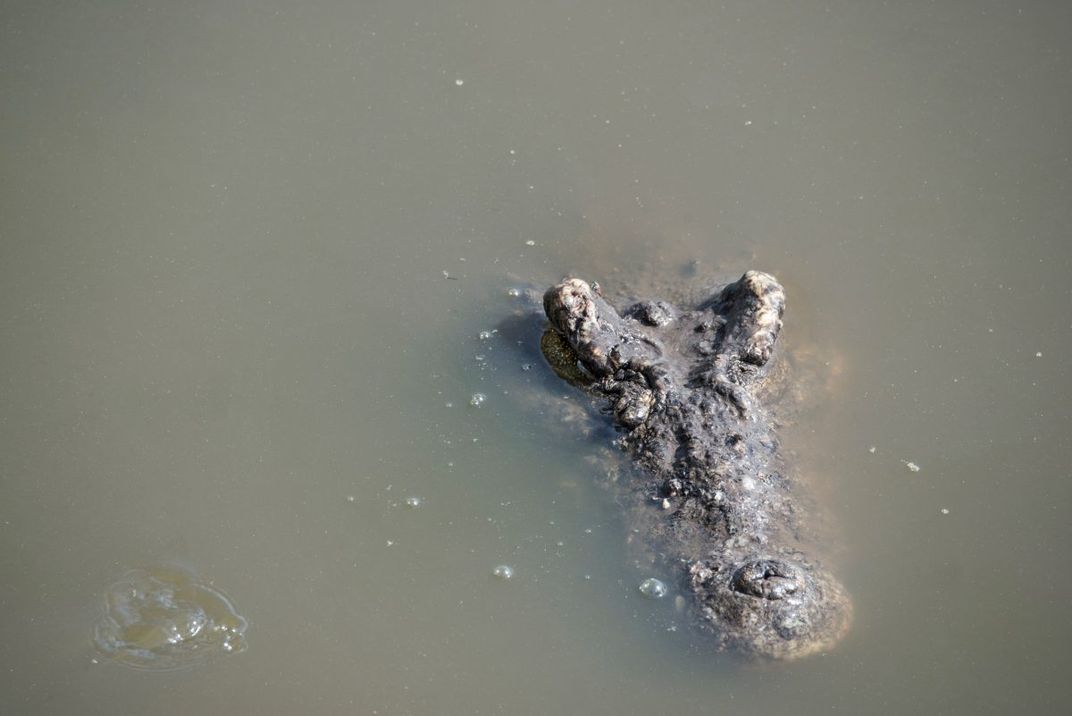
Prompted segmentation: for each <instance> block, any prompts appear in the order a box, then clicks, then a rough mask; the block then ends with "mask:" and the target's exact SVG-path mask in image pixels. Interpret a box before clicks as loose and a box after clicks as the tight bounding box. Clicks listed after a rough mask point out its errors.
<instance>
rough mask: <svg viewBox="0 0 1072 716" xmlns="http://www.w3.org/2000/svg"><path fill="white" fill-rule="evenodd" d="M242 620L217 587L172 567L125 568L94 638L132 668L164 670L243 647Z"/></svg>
mask: <svg viewBox="0 0 1072 716" xmlns="http://www.w3.org/2000/svg"><path fill="white" fill-rule="evenodd" d="M245 632H246V620H245V619H244V618H243V617H242V616H240V615H239V614H238V613H237V612H236V611H235V608H234V605H232V604H231V601H230V600H229V599H228V598H227V596H226V595H224V594H223V593H222V592H220V591H219V590H217V589H216V588H215V587H213V586H211V585H209V584H205V583H203V582H200V581H198V579H197V577H195V576H194V575H192V574H189V573H187V572H185V571H183V570H180V569H177V568H173V567H151V568H148V569H136V570H133V571H131V572H128V573H127V574H125V575H124V576H123V578H122V579H120V580H119V581H117V582H116V583H115V584H113V585H111V586H110V587H109V588H108V591H107V592H106V593H105V596H104V615H103V616H102V617H101V620H100V622H99V623H98V624H97V628H96V632H95V634H94V639H93V641H94V643H95V644H96V646H97V649H99V650H100V652H101V653H102V654H103V655H104V656H106V657H107V658H109V659H111V660H113V661H115V662H117V663H120V664H123V665H125V666H129V667H131V668H134V669H145V670H151V671H168V670H171V669H181V668H185V667H189V666H193V665H195V664H197V663H198V662H200V661H202V660H203V659H206V658H208V657H211V656H213V655H214V654H221V653H225V654H235V653H238V652H240V651H244V650H245V648H246V641H245Z"/></svg>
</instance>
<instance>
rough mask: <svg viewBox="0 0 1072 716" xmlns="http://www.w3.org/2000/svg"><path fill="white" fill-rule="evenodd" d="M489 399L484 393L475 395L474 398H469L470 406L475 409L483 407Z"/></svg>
mask: <svg viewBox="0 0 1072 716" xmlns="http://www.w3.org/2000/svg"><path fill="white" fill-rule="evenodd" d="M487 399H488V396H486V395H484V394H483V393H473V397H471V398H469V405H472V406H473V407H474V408H475V407H477V406H479V405H482V404H483V403H484V401H485V400H487Z"/></svg>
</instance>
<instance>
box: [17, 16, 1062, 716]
mask: <svg viewBox="0 0 1072 716" xmlns="http://www.w3.org/2000/svg"><path fill="white" fill-rule="evenodd" d="M1070 31H1072V6H1070V5H1068V4H1067V3H1060V2H1026V3H1019V4H1009V3H997V2H945V3H930V2H902V3H889V4H882V3H877V2H824V3H817V2H816V3H811V2H805V3H790V2H785V3H756V2H727V3H699V2H660V3H631V2H589V3H564V2H563V3H559V2H544V3H501V2H473V1H469V0H466V1H463V2H456V3H372V2H360V3H343V2H326V3H303V4H300V5H296V4H293V3H279V2H273V1H271V0H269V1H268V2H258V3H240V2H233V3H230V2H229V3H213V2H201V3H197V2H187V3H163V2H146V3H123V2H114V1H113V2H94V3H65V4H60V5H56V4H41V3H16V2H9V3H6V4H5V5H4V6H3V8H0V33H2V34H0V38H2V40H0V59H2V62H0V90H2V92H0V96H2V97H3V101H2V102H0V136H2V137H3V140H4V141H3V143H2V145H0V368H2V373H0V375H2V377H3V379H2V381H0V535H2V539H0V545H2V548H0V577H2V579H0V614H2V617H3V618H2V619H0V643H2V644H3V646H2V647H0V702H2V704H0V711H3V712H4V713H20V714H22V713H25V714H46V713H49V714H51V713H84V714H96V713H100V714H105V713H154V714H188V713H203V714H223V713H325V714H334V713H364V714H372V713H378V714H469V713H481V714H487V713H509V714H529V713H531V714H545V713H585V714H626V713H697V714H699V713H723V712H726V713H729V712H737V711H745V710H747V711H748V712H756V713H759V712H773V713H786V712H789V711H791V710H792V711H793V712H794V713H820V712H821V713H874V714H881V713H889V714H902V713H910V712H916V713H945V714H976V713H1009V712H1016V713H1053V712H1058V711H1060V710H1061V709H1062V707H1063V705H1064V704H1066V703H1067V702H1068V700H1069V698H1070V697H1072V691H1070V687H1069V684H1068V679H1067V676H1066V674H1067V672H1068V669H1069V666H1070V660H1069V657H1068V655H1067V652H1068V650H1067V648H1066V645H1067V643H1068V642H1069V640H1070V639H1072V620H1069V619H1068V616H1067V615H1068V606H1069V602H1070V599H1072V576H1070V573H1069V571H1068V570H1067V569H1066V568H1065V565H1066V564H1067V562H1068V553H1069V549H1070V547H1072V528H1070V521H1069V519H1068V516H1067V512H1068V508H1069V507H1070V506H1072V481H1070V480H1069V477H1070V474H1069V472H1070V466H1072V444H1070V440H1069V434H1070V427H1072V425H1070V422H1072V421H1070V418H1069V411H1068V408H1067V403H1068V397H1069V388H1070V370H1069V363H1068V360H1067V358H1066V356H1067V355H1068V352H1069V350H1070V348H1072V320H1070V319H1069V312H1068V307H1069V305H1072V301H1070V289H1069V282H1068V278H1067V277H1068V275H1069V272H1070V270H1072V237H1070V236H1069V229H1068V227H1069V226H1072V208H1070V204H1069V202H1068V196H1069V192H1070V189H1072V163H1070V151H1072V146H1070V145H1072V133H1070V131H1069V128H1068V121H1067V118H1068V114H1069V110H1070V109H1072V84H1069V81H1068V80H1069V76H1070V70H1072V55H1070V54H1069V50H1068V41H1067V38H1068V37H1069V32H1070ZM747 268H758V269H763V270H766V271H770V272H772V273H774V274H775V275H777V276H778V277H779V279H780V280H781V281H782V282H783V283H784V284H785V286H786V289H787V292H788V296H789V311H788V314H787V316H786V333H785V336H784V342H785V345H786V346H791V347H794V348H796V349H799V350H806V351H810V352H811V353H812V354H813V355H817V356H820V357H823V358H824V359H825V360H824V361H823V362H824V363H827V362H828V363H830V364H831V365H832V366H834V367H835V368H836V369H835V370H833V371H832V372H831V375H830V376H829V379H828V380H827V381H825V382H823V383H821V384H820V385H821V386H822V390H821V393H822V395H821V396H819V398H820V399H819V400H817V401H816V402H815V407H814V408H812V409H811V410H810V411H809V412H807V413H806V414H805V415H804V416H802V420H800V421H799V422H798V423H797V424H795V425H794V426H793V427H792V428H791V429H789V430H788V431H787V432H786V434H784V435H783V437H784V440H785V442H786V444H787V445H788V446H789V447H791V448H792V449H793V451H794V453H793V454H794V463H795V464H796V465H798V466H799V472H800V474H801V475H802V476H803V477H805V478H806V479H807V480H808V481H809V484H810V486H811V490H812V492H813V493H814V495H815V496H816V499H817V501H819V502H820V503H821V504H823V505H824V506H825V511H826V512H827V513H828V514H827V515H826V518H828V519H829V520H830V522H831V523H832V524H833V525H834V529H833V530H832V531H833V532H834V533H835V534H836V535H837V537H836V538H835V539H833V540H832V543H831V554H832V555H834V559H835V560H836V562H837V563H838V574H839V576H840V577H841V578H842V579H843V581H844V582H845V584H846V586H847V588H848V589H849V590H850V591H851V593H852V595H853V598H854V601H855V623H854V626H853V630H852V632H851V633H850V635H849V636H848V638H847V639H846V641H845V642H844V643H843V644H842V645H841V646H840V647H839V648H838V649H837V650H835V651H834V652H832V653H830V654H828V655H825V656H821V657H816V658H811V659H808V660H805V661H802V662H799V663H793V664H789V665H767V666H755V665H748V664H742V663H740V662H739V661H737V660H735V659H734V658H733V657H732V656H730V655H724V654H723V655H720V654H714V653H711V651H710V650H709V649H705V644H706V642H705V641H704V639H703V638H701V637H698V636H697V635H696V634H695V633H694V632H693V631H691V630H690V629H689V628H688V624H687V622H686V621H685V620H684V619H683V617H682V616H681V614H680V613H679V612H678V610H677V606H676V605H675V601H676V600H675V597H676V596H677V591H676V587H675V586H674V583H673V581H672V579H669V578H668V575H663V574H651V573H649V572H647V571H645V570H644V569H641V568H638V567H637V566H636V565H634V564H632V563H631V562H630V558H629V553H628V550H627V549H626V547H625V545H624V538H625V535H626V534H627V529H626V526H625V525H624V524H622V522H621V513H620V510H618V508H617V506H616V505H615V504H614V503H613V500H611V499H609V497H608V493H607V492H606V491H605V490H602V489H601V488H600V487H598V486H597V482H598V480H597V479H595V477H596V476H597V475H598V473H599V470H600V467H599V466H600V465H602V464H603V462H602V460H603V458H602V457H601V453H600V450H601V449H602V448H603V447H604V446H605V445H606V440H605V438H606V435H605V434H603V433H600V432H598V431H597V433H596V434H592V435H585V434H583V432H582V431H580V430H574V429H573V428H574V427H575V425H574V424H573V423H569V422H563V418H564V416H568V415H569V412H562V409H561V408H560V407H559V408H555V407H553V406H556V405H558V406H561V405H562V404H563V403H564V404H566V405H569V404H570V401H574V404H576V401H579V400H580V397H579V396H577V395H576V394H574V393H571V392H570V390H569V389H568V387H567V386H565V385H564V384H562V383H561V381H559V380H558V379H557V378H555V377H554V376H553V375H551V374H550V371H549V370H548V369H547V368H546V367H545V366H544V365H543V364H542V363H540V362H538V361H537V360H535V358H534V356H535V355H536V354H535V352H534V351H535V348H534V346H533V345H531V342H530V341H528V342H527V341H526V338H525V336H528V335H530V334H529V333H527V332H526V330H527V329H525V328H524V326H523V325H522V326H520V327H519V324H517V323H516V322H514V323H513V324H511V322H510V321H509V320H508V318H509V316H510V315H511V314H512V312H513V311H515V310H516V309H517V305H518V303H517V302H518V299H517V298H515V297H512V296H510V295H508V290H509V289H510V288H519V289H523V288H525V287H526V286H528V285H530V284H531V285H535V286H545V285H549V284H550V283H551V282H553V281H555V280H557V279H558V278H560V277H561V276H562V275H563V274H565V273H567V272H574V273H576V274H577V275H581V276H585V277H587V278H591V279H595V280H598V281H600V282H601V283H602V284H603V285H604V286H606V287H607V289H608V290H617V289H615V288H614V287H618V286H627V287H630V288H629V289H625V288H623V289H620V290H623V291H625V290H636V291H638V292H646V291H659V292H662V293H667V294H669V293H670V292H672V291H674V290H676V289H675V284H676V282H678V281H680V280H683V279H682V277H683V276H685V277H691V278H689V280H692V281H703V280H710V281H711V283H712V284H715V283H719V282H722V281H726V280H729V279H732V278H735V277H736V276H737V275H739V274H740V273H741V272H742V271H743V270H745V269H747ZM511 326H512V327H513V328H512V330H513V332H511ZM481 331H487V332H489V335H487V336H485V337H484V338H481ZM517 340H522V345H518V344H517V342H516V341H517ZM527 364H531V365H527ZM526 365H527V367H528V370H525V368H526ZM478 393H479V394H482V395H483V396H484V399H483V400H482V401H479V400H473V397H474V396H475V395H476V394H478ZM548 396H549V397H550V398H552V399H551V400H550V401H549V402H542V401H541V400H540V399H541V398H542V397H543V398H545V397H548ZM563 396H564V398H563ZM560 398H562V399H560ZM472 402H478V403H479V405H473V404H471V403H472ZM910 464H911V465H914V466H916V467H918V468H919V469H918V471H916V470H912V469H911V465H910ZM411 498H417V500H416V504H414V500H413V499H411ZM500 566H506V567H509V568H510V570H511V575H510V577H509V578H508V579H503V578H501V577H502V576H504V575H503V574H502V573H501V572H500V574H499V575H498V576H497V575H496V573H495V571H496V569H497V568H498V567H500ZM154 567H161V568H163V567H168V568H174V569H178V570H179V571H180V573H183V574H188V575H196V579H198V580H201V581H200V582H198V583H199V584H201V583H203V584H207V585H211V588H212V590H214V591H213V592H212V593H213V594H216V593H218V594H220V595H226V597H225V598H224V599H225V600H226V602H227V604H228V605H229V606H231V607H233V610H234V613H236V614H237V615H241V618H244V619H245V620H246V621H247V622H248V627H247V628H246V629H245V632H244V638H245V642H246V644H247V647H248V648H246V649H245V650H244V651H242V652H241V653H232V654H225V653H220V654H217V655H216V658H212V659H206V660H204V661H203V662H202V663H197V664H194V665H192V666H190V668H185V669H179V670H170V671H162V672H153V671H145V670H136V669H129V668H126V667H125V666H124V665H123V664H121V663H115V660H114V659H109V658H108V654H105V653H102V652H101V650H100V649H98V648H96V647H95V646H94V641H93V640H94V630H95V628H96V626H97V625H98V624H99V623H100V621H101V619H102V616H103V614H102V612H103V607H102V605H104V604H106V601H105V599H106V595H108V594H109V589H110V588H112V586H113V585H115V584H116V583H117V582H118V581H119V580H122V579H124V575H129V574H130V573H131V570H133V569H146V568H154ZM193 578H194V577H192V576H191V579H193ZM648 578H654V579H660V580H662V581H664V582H666V584H667V586H668V588H669V593H668V594H667V595H666V596H665V597H664V598H661V599H648V598H646V597H645V596H644V594H642V593H641V592H640V591H639V589H638V587H639V585H640V584H641V583H642V582H643V581H644V580H646V579H648ZM154 634H156V635H157V636H159V634H157V633H156V632H153V631H152V629H149V630H147V631H138V632H137V633H132V637H133V641H134V642H137V643H140V644H141V646H143V647H150V648H159V647H162V646H163V643H162V642H160V641H159V639H156V637H154ZM139 639H142V641H141V642H138V640H139Z"/></svg>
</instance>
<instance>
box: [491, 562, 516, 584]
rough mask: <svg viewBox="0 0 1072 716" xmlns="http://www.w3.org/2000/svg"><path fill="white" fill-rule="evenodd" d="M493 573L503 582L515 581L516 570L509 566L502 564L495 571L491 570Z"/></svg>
mask: <svg viewBox="0 0 1072 716" xmlns="http://www.w3.org/2000/svg"><path fill="white" fill-rule="evenodd" d="M491 573H492V574H493V575H495V576H496V577H498V578H499V579H502V580H507V579H513V577H514V568H513V567H511V566H510V565H508V564H500V565H499V566H497V567H496V568H495V569H493V570H491Z"/></svg>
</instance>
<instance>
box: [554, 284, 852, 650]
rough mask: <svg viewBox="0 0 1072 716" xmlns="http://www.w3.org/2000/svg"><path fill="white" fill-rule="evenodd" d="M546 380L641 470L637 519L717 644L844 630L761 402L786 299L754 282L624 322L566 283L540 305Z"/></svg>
mask: <svg viewBox="0 0 1072 716" xmlns="http://www.w3.org/2000/svg"><path fill="white" fill-rule="evenodd" d="M543 303H544V310H545V312H546V314H547V317H548V319H549V320H550V322H551V328H550V329H549V333H550V335H546V334H545V336H544V339H543V341H542V342H541V345H542V348H543V351H544V354H545V356H546V357H547V359H548V361H549V362H550V363H551V364H552V367H553V368H554V370H555V372H556V373H557V374H558V375H559V376H560V377H562V378H564V379H566V380H568V381H569V382H570V383H572V384H574V385H576V386H578V387H582V388H584V389H585V390H587V391H588V392H589V393H590V394H592V395H594V396H596V397H598V398H600V399H602V400H604V401H606V405H607V408H608V412H609V414H610V415H611V416H612V419H613V421H614V423H615V425H616V427H617V428H618V429H619V431H620V436H619V438H618V440H617V442H618V443H619V444H620V446H621V447H622V448H623V449H625V450H626V451H627V452H628V453H629V454H630V455H631V456H632V457H633V459H634V461H635V462H636V463H637V464H638V465H639V466H640V467H641V468H642V470H641V471H640V473H641V474H642V475H643V476H644V477H643V478H642V479H641V480H640V483H641V484H637V485H634V486H632V487H633V488H634V489H633V490H632V494H633V495H634V498H635V499H634V500H633V503H634V504H633V511H632V514H631V516H630V519H631V521H632V522H634V523H635V524H636V525H638V526H639V528H641V531H642V532H644V533H646V534H647V536H648V538H649V539H650V540H651V542H652V544H653V545H655V546H656V547H655V548H656V549H657V551H658V552H659V553H660V555H661V558H662V560H663V562H664V563H665V564H666V565H667V566H668V567H670V568H672V569H675V570H677V571H678V576H679V577H680V581H681V584H682V586H683V588H684V589H685V590H686V592H688V593H691V595H692V596H693V598H694V599H693V606H694V608H695V609H696V610H697V611H698V613H699V615H700V617H701V619H702V621H703V622H704V623H705V624H706V625H708V626H710V627H711V628H712V629H713V631H714V632H715V633H716V634H717V638H718V641H719V644H720V645H721V646H724V647H730V648H734V649H737V650H739V651H740V652H742V653H745V654H748V655H754V656H760V657H769V658H776V659H792V658H797V657H801V656H805V655H807V654H811V653H814V652H819V651H824V650H826V649H829V648H830V647H832V646H833V645H834V644H835V643H836V642H837V641H838V640H839V639H840V638H841V637H842V636H843V635H844V634H845V632H846V631H847V630H848V627H849V623H850V621H851V615H852V608H851V603H850V601H849V598H848V596H847V594H846V593H845V590H844V589H843V588H842V587H841V585H840V584H839V583H838V582H837V580H836V579H835V578H834V577H833V576H832V575H830V574H829V573H828V572H827V571H826V570H825V569H824V568H823V567H822V566H821V565H820V563H819V562H818V561H817V560H816V559H815V557H814V556H813V555H812V554H810V553H809V550H808V547H809V545H807V544H806V542H805V539H804V538H803V536H802V535H803V534H804V530H803V529H802V525H801V523H800V519H801V518H800V516H799V514H798V507H797V502H796V500H795V499H794V496H793V493H792V489H791V486H790V484H789V481H788V480H787V478H786V476H785V474H784V469H783V466H782V463H781V461H780V459H779V455H778V442H777V439H776V436H775V434H774V430H773V420H772V419H771V416H770V414H769V412H768V411H767V410H766V409H765V408H764V406H763V405H761V404H760V401H759V400H757V396H759V395H761V394H762V388H763V386H764V381H765V379H766V377H767V372H768V369H769V365H770V363H771V358H772V356H773V354H774V350H775V344H776V343H777V340H778V334H779V332H780V330H781V327H782V314H783V312H784V310H785V293H784V291H783V290H782V287H781V285H779V283H778V282H777V281H776V280H775V279H774V277H772V276H770V275H769V274H765V273H761V272H758V271H749V272H747V273H746V274H745V275H744V276H742V277H741V278H740V279H739V280H738V281H736V282H734V283H731V284H729V285H728V286H726V287H724V288H723V289H722V290H721V291H719V292H717V293H716V294H715V295H714V296H712V297H711V298H710V299H708V300H707V301H705V302H703V303H701V304H700V305H699V306H697V307H695V308H689V309H681V308H678V307H675V306H672V305H670V304H668V303H666V302H664V301H646V302H643V303H639V304H636V305H634V306H632V307H630V308H629V309H627V310H626V311H625V312H624V313H622V314H619V313H618V312H617V311H616V310H615V309H614V308H613V307H612V306H611V305H610V304H609V303H607V302H606V301H605V300H604V299H603V297H602V294H601V292H600V291H599V288H598V286H592V285H589V284H587V283H585V282H584V281H582V280H580V279H575V278H571V279H567V280H565V281H563V282H562V283H560V284H558V285H557V286H554V287H552V288H551V289H549V290H548V291H547V292H546V294H545V295H544V299H543Z"/></svg>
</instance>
